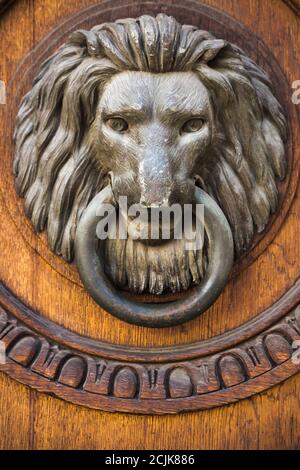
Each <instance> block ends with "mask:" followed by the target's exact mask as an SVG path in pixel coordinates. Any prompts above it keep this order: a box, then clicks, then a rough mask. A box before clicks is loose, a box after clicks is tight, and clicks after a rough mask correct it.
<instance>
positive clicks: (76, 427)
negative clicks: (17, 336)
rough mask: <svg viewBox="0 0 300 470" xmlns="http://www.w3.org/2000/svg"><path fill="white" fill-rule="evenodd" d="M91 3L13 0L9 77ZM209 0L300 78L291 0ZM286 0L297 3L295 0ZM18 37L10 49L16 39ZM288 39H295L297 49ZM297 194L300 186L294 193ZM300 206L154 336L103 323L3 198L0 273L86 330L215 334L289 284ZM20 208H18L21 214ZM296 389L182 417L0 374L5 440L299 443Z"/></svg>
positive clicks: (121, 339) (55, 315)
mask: <svg viewBox="0 0 300 470" xmlns="http://www.w3.org/2000/svg"><path fill="white" fill-rule="evenodd" d="M93 3H96V2H92V1H88V0H76V1H74V2H72V3H71V2H63V1H60V0H51V1H50V0H35V1H31V0H30V1H26V0H24V1H17V2H15V4H14V5H13V6H11V7H10V8H9V9H8V10H7V11H6V12H5V14H4V15H3V17H2V19H1V35H2V37H3V41H2V37H1V53H2V55H1V57H2V59H1V79H3V80H5V81H7V82H8V81H9V79H10V77H11V76H12V75H13V73H14V72H15V70H16V67H17V64H18V62H19V61H20V60H21V59H22V58H23V57H24V55H25V54H26V53H27V52H29V51H30V50H31V49H32V47H33V46H34V45H36V44H37V43H38V42H39V41H40V40H41V38H42V37H43V36H45V34H47V33H49V31H50V30H51V29H52V28H53V27H55V26H56V25H57V23H58V22H60V21H62V20H64V19H65V18H67V17H69V16H70V15H72V14H74V13H75V12H77V11H79V10H80V9H82V8H85V7H87V6H89V5H92V4H93ZM203 3H207V4H209V5H211V6H213V7H216V8H218V9H220V10H224V11H225V12H228V14H230V15H231V16H233V17H234V18H236V19H237V20H238V21H240V22H242V23H244V24H245V25H246V26H247V27H248V28H250V29H251V30H253V31H255V33H256V34H257V35H258V36H260V37H261V38H263V40H264V42H265V43H266V44H267V45H268V47H269V48H270V49H271V50H272V51H273V53H274V55H275V56H276V59H277V60H278V61H279V62H280V64H281V67H282V69H283V70H284V73H285V75H286V77H287V80H288V82H289V83H291V82H292V81H293V80H295V79H298V78H299V77H298V76H297V71H298V70H299V69H298V63H299V50H300V48H299V47H298V48H297V47H296V45H297V44H299V39H298V38H299V20H298V18H297V17H296V15H295V11H293V10H292V9H291V8H290V7H289V6H288V5H287V4H286V3H287V2H283V1H281V0H272V2H269V1H267V2H263V3H262V2H259V1H256V0H242V1H239V2H236V1H233V0H209V1H206V2H203ZM289 3H291V4H292V3H293V4H294V5H295V4H296V3H295V1H294V2H289ZM270 22H271V23H272V28H270ZM16 25H18V27H17V26H16ZM287 25H288V27H287ZM274 31H276V34H274ZM12 43H13V44H14V47H13V48H12V47H9V44H12ZM290 44H294V47H293V49H292V48H291V47H290ZM283 45H284V47H283ZM45 52H47V51H45ZM1 127H2V130H1V141H5V138H6V133H5V127H4V126H1ZM294 152H295V158H298V157H299V143H298V144H297V141H296V140H295V143H294ZM2 155H3V158H4V157H5V161H10V159H11V144H10V142H6V146H5V151H4V153H2ZM6 159H7V160H6ZM9 195H10V193H9ZM11 197H12V199H13V198H14V196H13V195H11ZM298 197H299V194H297V195H296V199H295V201H297V200H298ZM12 206H13V204H12ZM298 207H299V204H298V205H297V204H294V205H293V206H292V208H291V209H290V211H289V216H288V219H287V220H286V222H285V223H284V224H283V226H282V228H281V230H280V231H279V233H278V235H277V236H276V238H275V240H274V242H273V243H272V244H271V245H270V246H269V247H268V249H267V250H265V252H264V253H263V254H262V255H261V256H260V257H259V259H258V260H257V261H256V262H255V263H253V264H252V265H251V266H250V268H248V269H247V270H246V271H244V272H242V273H241V274H240V275H239V276H238V278H236V279H235V281H234V283H233V284H232V286H231V287H230V288H229V289H227V291H226V293H225V295H224V296H223V297H222V298H221V299H220V301H219V303H218V304H217V305H216V306H214V308H213V309H211V311H209V312H207V314H205V315H203V316H202V317H201V319H200V320H199V321H198V322H195V323H193V324H191V325H187V326H184V327H182V328H178V329H175V330H174V329H171V330H170V331H169V332H164V333H163V334H160V333H159V332H152V333H151V334H149V335H148V333H147V334H146V333H145V332H144V331H141V330H140V329H138V328H131V327H130V328H129V327H127V326H126V325H125V324H124V325H123V324H122V329H120V325H119V322H118V321H114V320H112V319H111V318H110V316H108V315H107V314H105V313H103V312H102V313H101V325H100V326H99V311H98V310H97V309H96V308H95V306H94V305H93V303H92V302H91V301H90V299H88V297H87V296H86V294H85V293H84V292H83V291H81V290H80V288H79V287H78V285H76V283H72V282H71V283H70V280H69V279H68V276H64V275H63V276H62V275H61V274H60V273H59V272H58V271H57V270H55V269H53V267H52V266H51V264H49V262H48V261H47V260H45V259H43V258H41V257H40V256H39V255H38V250H37V249H36V250H34V248H38V244H40V243H41V242H40V241H39V240H37V239H36V237H35V236H34V234H33V233H31V234H30V237H31V245H28V243H27V241H26V237H24V236H19V235H18V236H17V237H16V233H17V232H18V229H17V226H18V224H17V226H16V223H15V222H13V221H12V218H11V217H10V216H9V215H8V213H7V212H6V211H4V210H3V205H2V212H1V224H2V225H1V233H5V237H3V240H2V253H3V259H2V262H1V277H2V278H3V280H4V281H5V282H6V284H7V285H8V286H9V287H10V288H11V289H12V290H13V291H14V292H16V293H17V294H18V295H19V296H20V298H21V299H23V300H24V301H26V302H27V303H28V304H30V305H31V306H33V307H34V308H37V309H38V310H40V311H41V312H42V313H43V314H45V315H46V316H48V317H49V318H50V319H52V320H54V321H57V322H58V323H60V324H61V325H63V326H66V327H69V328H71V329H73V330H74V331H76V332H79V333H81V334H87V335H90V336H94V337H95V338H98V339H99V338H101V339H106V340H109V341H112V342H116V343H121V344H132V345H136V346H158V345H168V344H173V342H174V341H175V342H176V343H177V344H183V343H186V342H191V341H193V340H196V339H204V338H208V337H212V336H214V335H215V334H217V333H223V332H224V331H226V330H228V329H230V328H234V327H236V326H238V325H240V324H242V323H244V322H245V321H246V320H249V319H251V318H253V317H254V316H255V315H257V313H258V312H259V311H261V310H262V309H264V308H266V307H268V306H269V305H270V304H272V303H273V302H274V301H275V300H276V299H278V298H279V297H280V296H281V295H282V294H283V293H284V292H285V290H286V289H287V288H288V287H291V285H292V284H293V283H294V281H295V279H296V278H297V277H298V276H299V261H298V260H299V245H298V243H297V239H298V226H299V209H298ZM20 212H21V211H16V212H15V213H14V214H15V215H16V214H18V215H17V217H19V214H20ZM25 228H26V227H25ZM56 262H57V261H56ZM53 263H55V262H54V261H53ZM245 286H247V288H246V289H245ZM57 292H59V295H57ZM258 293H259V295H258ZM83 311H84V315H82V312H83ZM299 391H300V384H299V378H298V379H297V376H295V377H294V378H292V379H290V380H288V381H287V382H286V383H285V384H284V385H282V386H279V387H276V388H275V389H272V390H270V391H268V392H267V393H264V394H263V395H261V396H257V397H254V398H251V399H250V400H245V401H242V402H239V403H237V404H235V405H230V407H223V408H219V409H215V410H210V411H204V412H200V413H193V414H192V413H188V414H184V415H180V416H176V417H175V416H163V417H151V416H144V417H141V416H131V415H125V416H122V415H112V414H107V413H103V412H98V411H91V410H87V409H82V408H80V407H77V406H75V405H70V404H66V403H64V402H62V401H60V400H57V399H54V398H52V397H46V396H44V395H42V394H37V393H36V392H35V391H32V390H30V391H29V389H27V388H26V387H24V386H20V385H18V384H16V383H15V382H14V381H12V380H10V379H7V378H6V377H4V376H3V375H2V374H1V375H0V393H1V418H0V435H1V439H0V446H1V447H2V448H34V449H45V448H60V449H63V448H69V449H71V448H77V449H78V448H85V449H88V448H107V449H125V448H126V449H130V448H138V449H142V448H146V449H150V448H156V449H184V448H190V449H195V448H199V449H205V448H206V449H207V448H210V449H229V448H236V449H238V448H244V449H248V448H249V449H254V448H261V449H270V448H285V449H288V448H293V449H295V448H299V446H300V437H299V436H300V429H299V396H300V394H299ZM16 397H17V398H16ZM62 423H63V426H62Z"/></svg>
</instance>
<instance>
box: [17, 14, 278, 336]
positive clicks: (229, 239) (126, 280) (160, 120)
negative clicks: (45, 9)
mask: <svg viewBox="0 0 300 470" xmlns="http://www.w3.org/2000/svg"><path fill="white" fill-rule="evenodd" d="M285 140H286V120H285V117H284V114H283V111H282V108H281V106H280V104H279V103H278V101H277V100H276V98H275V96H274V95H273V92H272V86H271V83H270V80H269V79H268V77H267V76H266V74H265V73H264V72H263V71H262V70H261V69H260V68H259V67H258V66H257V65H256V64H255V63H254V62H253V61H252V60H251V59H250V58H249V57H247V56H246V55H245V53H244V52H243V51H242V50H241V49H239V48H238V47H236V46H234V45H232V44H230V43H228V42H226V41H224V40H221V39H216V38H215V37H214V36H212V35H211V34H210V33H209V32H206V31H202V30H199V29H197V28H196V27H194V26H187V25H183V26H182V25H180V24H179V23H178V22H177V21H176V20H175V19H174V18H172V17H169V16H166V15H164V14H160V15H158V16H157V17H156V18H154V17H151V16H141V17H140V18H138V19H126V20H120V21H116V22H115V23H105V24H102V25H100V26H96V27H94V28H93V29H92V30H91V31H84V30H79V31H76V32H75V33H73V34H72V35H71V37H70V38H69V40H68V42H67V43H66V44H64V45H63V46H62V47H61V48H60V49H59V50H58V51H57V52H56V53H55V54H54V55H53V56H52V57H50V58H49V59H48V60H47V61H46V62H45V63H44V64H43V65H42V67H41V69H40V72H39V74H38V76H37V77H36V79H35V81H34V84H33V87H32V89H31V90H30V91H29V93H28V94H27V95H26V96H25V97H24V99H23V101H22V104H21V107H20V110H19V113H18V117H17V125H16V131H15V143H16V154H15V161H14V173H15V176H16V187H17V191H18V194H19V195H20V196H22V197H24V198H25V208H26V214H27V216H28V217H29V218H30V219H31V221H32V224H33V226H34V228H35V230H36V231H42V230H45V229H46V230H47V234H48V240H49V245H50V247H51V249H52V250H53V251H54V252H55V253H56V254H57V255H61V256H62V257H63V258H64V259H65V260H66V261H68V262H71V261H72V260H73V259H75V262H76V265H77V268H78V270H79V273H80V276H81V279H82V282H83V284H84V286H85V288H86V289H87V290H88V292H89V293H90V294H91V296H92V297H93V298H94V299H95V301H96V302H97V303H98V304H99V305H101V307H103V308H105V309H106V310H107V311H108V312H110V313H112V314H113V315H115V316H117V317H119V318H120V319H123V320H125V321H127V322H130V323H135V324H138V325H143V326H149V327H163V326H172V325H176V324H179V323H183V322H185V321H187V320H190V319H192V318H195V317H196V316H197V315H199V314H200V313H201V312H203V311H204V310H205V309H207V308H208V307H209V305H211V304H212V303H213V302H214V301H215V299H216V298H217V297H218V295H219V294H220V292H221V291H222V289H223V288H224V286H225V284H226V281H227V279H228V276H229V273H230V270H231V267H232V264H233V259H234V257H235V259H237V258H238V257H239V256H240V255H241V254H242V253H243V252H245V251H246V250H248V249H249V247H250V246H251V244H252V242H253V238H254V236H255V234H256V233H259V232H262V231H263V230H264V229H265V227H266V225H267V224H268V221H269V218H270V216H271V214H273V213H274V212H275V211H276V209H277V207H278V189H277V182H278V180H280V179H282V178H284V176H285V172H286V158H285V147H284V142H285ZM122 198H123V199H124V198H126V202H125V206H124V207H125V209H128V208H130V207H132V206H134V205H135V206H138V207H140V209H141V211H142V212H143V211H144V212H145V211H146V213H147V214H148V213H149V212H151V210H152V209H153V210H158V212H159V211H160V210H161V211H162V210H163V209H168V208H170V207H172V206H173V205H176V207H180V208H182V207H183V206H185V205H188V206H189V207H195V205H197V204H198V205H202V206H204V219H203V220H204V221H203V224H202V225H204V230H203V232H204V236H203V241H204V243H203V244H202V245H201V247H199V248H195V247H194V248H193V249H186V242H187V239H185V235H183V236H182V237H181V239H180V238H176V237H174V236H172V234H174V231H175V228H176V224H177V222H176V218H175V217H173V218H172V221H171V222H170V227H171V230H170V233H171V235H170V237H169V239H165V238H163V237H162V236H161V233H162V232H163V229H164V226H163V223H164V222H163V220H164V219H163V218H161V217H159V218H158V219H157V220H158V221H157V227H158V232H159V236H158V237H151V233H152V232H151V233H150V235H149V231H150V228H149V227H150V225H151V226H152V225H153V224H151V223H148V222H147V221H146V220H145V219H141V218H140V213H138V211H137V212H136V213H135V216H134V215H133V216H130V215H129V211H128V217H127V220H126V225H125V226H126V230H125V232H126V233H125V235H126V236H124V233H123V234H122V236H120V231H119V230H115V234H116V236H115V237H111V238H107V240H105V241H104V240H102V241H101V237H99V236H98V235H97V230H98V229H99V223H100V225H101V222H103V223H102V225H103V226H104V225H105V224H106V226H107V225H108V222H109V218H108V213H109V208H110V207H113V208H115V209H116V211H115V212H116V214H117V216H116V219H117V222H116V223H115V229H117V228H118V227H117V226H118V225H119V224H120V220H121V219H123V218H125V217H123V209H124V207H123V209H122V210H121V208H120V202H119V201H120V200H121V199H122ZM123 199H122V200H123ZM110 216H111V217H112V214H110ZM105 217H107V219H105ZM192 218H193V224H195V223H196V222H195V216H194V217H192ZM104 222H105V223H104ZM183 222H184V221H183V220H181V222H180V225H183ZM145 234H147V235H149V236H146V235H145ZM190 288H191V289H190ZM124 290H127V291H131V292H132V293H134V294H136V295H135V296H134V300H133V297H132V296H128V295H125V296H124V292H122V291H124ZM182 291H187V292H186V295H185V296H181V297H180V299H177V300H174V301H170V302H164V303H156V302H155V303H143V302H142V301H139V300H136V298H137V297H138V295H139V294H152V295H153V294H154V295H156V296H160V295H161V294H164V293H167V292H182Z"/></svg>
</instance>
